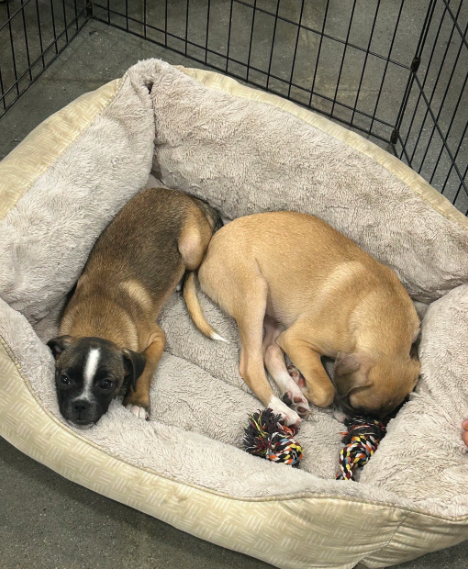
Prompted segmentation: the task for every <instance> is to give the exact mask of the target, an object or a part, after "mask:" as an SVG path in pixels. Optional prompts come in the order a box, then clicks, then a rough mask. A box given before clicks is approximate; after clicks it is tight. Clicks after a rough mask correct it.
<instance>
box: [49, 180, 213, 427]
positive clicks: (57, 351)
mask: <svg viewBox="0 0 468 569" xmlns="http://www.w3.org/2000/svg"><path fill="white" fill-rule="evenodd" d="M221 225H222V222H221V221H220V218H219V216H218V214H217V212H216V211H215V210H214V209H212V208H211V207H209V206H208V205H207V204H205V203H204V202H202V201H200V200H197V199H195V198H190V197H189V196H187V195H185V194H183V193H182V192H177V191H174V190H166V189H147V190H145V191H142V192H140V193H139V194H137V195H136V196H135V197H134V198H133V199H132V200H130V201H129V202H128V203H127V204H126V205H125V206H124V208H123V209H122V210H121V211H120V213H119V214H118V215H117V216H116V217H115V218H114V220H113V221H112V222H111V223H110V224H109V226H108V227H107V228H106V229H105V231H104V232H103V233H102V235H101V236H100V237H99V239H98V240H97V242H96V244H95V246H94V248H93V250H92V251H91V254H90V256H89V259H88V262H87V263H86V266H85V268H84V270H83V273H82V275H81V277H80V279H79V280H78V283H77V286H76V290H75V291H74V293H73V296H72V297H71V300H70V301H69V303H68V305H67V306H66V308H65V310H64V313H63V317H62V321H61V324H60V337H58V338H55V339H53V340H51V341H50V342H49V343H48V345H49V347H50V348H51V350H52V352H53V353H54V355H55V358H56V387H57V396H58V400H59V407H60V411H61V413H62V415H63V416H64V417H65V418H66V419H67V420H68V421H70V422H72V423H74V424H75V425H79V426H89V425H92V424H94V423H96V422H97V421H98V420H99V419H100V417H101V416H102V415H103V414H104V413H105V412H106V411H107V409H108V407H109V404H110V402H111V400H112V399H113V397H114V396H116V395H118V394H119V393H120V392H122V391H123V390H127V389H128V391H127V395H126V398H125V401H124V403H125V405H126V406H127V407H128V408H129V409H130V410H131V411H132V412H133V413H134V414H135V415H137V416H138V417H141V418H145V417H147V416H148V413H149V407H150V396H149V390H150V385H151V381H152V379H153V374H154V372H155V369H156V367H157V365H158V363H159V360H160V358H161V355H162V353H163V349H164V343H165V337H164V332H163V331H162V330H161V328H160V327H159V326H158V325H157V324H156V318H157V316H158V314H159V312H160V311H161V308H162V306H163V305H164V303H165V302H166V300H167V299H168V298H169V296H170V295H171V294H172V292H173V291H174V289H175V288H176V286H177V284H178V283H179V281H180V280H181V278H182V276H183V274H184V271H185V270H186V269H189V270H191V271H193V270H194V269H196V268H197V267H198V266H199V264H200V263H201V260H202V258H203V255H204V253H205V250H206V247H207V245H208V242H209V240H210V239H211V235H212V232H213V231H214V230H216V229H217V228H218V227H220V226H221ZM137 380H138V381H137Z"/></svg>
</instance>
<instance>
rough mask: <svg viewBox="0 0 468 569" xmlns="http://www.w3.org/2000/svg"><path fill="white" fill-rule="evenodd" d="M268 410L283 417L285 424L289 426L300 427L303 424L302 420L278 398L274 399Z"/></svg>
mask: <svg viewBox="0 0 468 569" xmlns="http://www.w3.org/2000/svg"><path fill="white" fill-rule="evenodd" d="M268 408H269V409H271V410H272V411H273V413H275V414H276V415H281V417H282V419H283V421H284V423H285V424H286V425H288V426H291V425H294V426H296V427H299V425H300V424H301V418H300V417H299V415H298V414H297V413H296V411H293V410H292V409H291V408H290V407H288V406H287V405H286V404H285V403H283V402H282V401H281V399H278V397H272V399H271V401H270V403H269V404H268Z"/></svg>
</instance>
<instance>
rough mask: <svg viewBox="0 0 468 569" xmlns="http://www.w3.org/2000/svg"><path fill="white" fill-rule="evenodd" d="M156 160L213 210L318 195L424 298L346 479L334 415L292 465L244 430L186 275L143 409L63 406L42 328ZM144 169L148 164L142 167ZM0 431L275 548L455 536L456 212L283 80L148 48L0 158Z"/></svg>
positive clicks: (467, 321)
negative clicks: (395, 392)
mask: <svg viewBox="0 0 468 569" xmlns="http://www.w3.org/2000/svg"><path fill="white" fill-rule="evenodd" d="M151 172H153V174H154V175H155V176H156V177H157V178H158V179H159V180H160V183H161V184H164V185H165V186H167V187H170V188H180V189H182V190H184V191H187V192H189V193H191V194H195V195H197V196H200V197H202V198H205V199H206V200H208V201H209V202H210V203H211V204H212V205H213V206H215V207H217V208H219V209H220V210H221V211H222V213H223V215H224V216H225V217H226V219H227V220H229V219H232V218H234V217H237V216H241V215H246V214H250V213H254V212H259V211H268V210H278V209H292V210H299V211H304V212H309V213H314V214H316V215H318V216H320V217H322V218H323V219H325V220H326V221H328V222H330V223H331V224H332V225H334V226H335V227H336V228H337V229H339V230H340V231H342V232H343V233H345V234H346V235H348V236H349V237H351V238H352V239H354V240H355V241H356V242H357V243H358V244H359V245H360V246H361V247H363V248H364V249H365V250H366V251H368V252H369V253H371V254H373V255H374V256H375V257H376V258H377V259H379V260H380V261H382V262H384V263H386V264H388V265H389V266H391V267H392V268H393V269H394V270H395V271H396V272H397V273H398V275H399V276H400V278H401V279H402V281H403V283H404V285H405V286H406V287H407V289H408V291H409V293H410V294H411V296H412V297H413V298H414V300H415V301H417V303H418V308H419V309H420V312H421V314H424V319H423V324H422V342H421V347H420V356H421V360H422V379H421V381H420V384H419V386H418V388H417V392H416V393H415V394H413V396H412V397H411V401H410V402H409V403H407V404H406V406H405V407H404V409H403V410H402V411H401V412H400V413H399V414H398V416H397V418H396V419H394V420H393V421H392V422H391V423H390V425H389V428H388V434H387V436H386V438H385V439H384V441H383V442H382V444H381V446H380V448H379V450H378V451H377V453H376V454H375V455H374V457H373V458H372V459H371V461H370V463H369V464H368V465H367V467H366V468H365V469H364V470H363V472H362V475H361V478H360V481H359V482H346V481H335V480H334V477H335V473H336V471H337V466H338V451H339V449H340V446H341V445H340V438H341V436H340V431H342V430H343V426H342V424H340V423H339V422H338V421H337V420H336V419H335V418H334V416H333V414H332V413H331V411H329V410H318V409H314V411H313V415H312V417H311V418H310V420H308V421H306V422H305V423H304V424H303V426H302V427H301V430H300V432H299V435H298V439H299V441H300V442H301V443H302V445H303V447H304V452H305V458H304V460H303V462H302V466H301V469H298V470H296V469H292V468H290V467H287V466H284V465H276V464H269V463H267V462H266V461H264V460H262V459H259V458H255V457H253V456H250V455H248V454H246V453H245V452H243V451H242V450H241V440H242V432H243V426H244V425H245V423H246V418H247V414H248V413H250V412H253V411H255V410H256V409H258V408H259V407H260V404H259V401H258V400H256V398H255V397H254V396H253V395H252V394H251V392H250V391H249V390H248V388H247V387H246V385H245V384H244V382H243V381H242V379H241V378H240V376H239V373H238V369H237V368H238V342H237V330H236V327H235V326H234V325H233V323H232V321H230V320H229V319H228V318H226V317H225V316H223V315H222V313H221V312H220V311H219V310H218V309H217V308H216V307H215V306H214V305H212V304H211V303H210V302H209V301H208V300H207V299H206V298H204V299H203V307H204V310H205V313H206V316H207V319H208V320H209V322H210V323H212V324H213V326H214V327H215V328H216V330H217V331H218V332H219V333H220V334H222V336H223V337H225V338H228V339H229V340H230V341H231V343H230V344H224V343H221V342H218V343H217V342H212V341H210V340H208V339H206V338H204V337H203V336H202V335H201V334H200V333H199V332H198V331H197V330H196V329H195V328H194V326H193V325H192V323H191V322H190V320H189V317H188V315H187V313H186V309H185V306H184V303H183V301H182V300H181V297H180V295H179V294H174V296H173V297H172V298H171V299H170V301H169V303H168V305H167V306H166V309H165V310H164V313H163V315H162V317H161V325H162V326H163V328H164V330H165V331H166V334H167V347H166V353H165V355H164V357H163V359H162V361H161V364H160V367H159V369H158V371H157V374H156V378H155V382H154V385H153V389H152V415H151V420H150V421H149V422H144V421H141V420H139V419H137V418H135V417H134V416H133V415H132V414H131V413H130V412H129V411H127V410H126V409H125V408H124V407H123V406H122V405H121V404H120V403H119V402H118V401H115V402H114V403H113V404H112V405H111V408H110V411H109V413H108V414H107V415H106V416H104V417H103V419H102V420H101V421H100V422H99V423H98V425H97V426H95V427H93V428H91V429H89V430H85V431H82V430H77V429H74V428H72V427H70V426H69V425H68V424H66V423H65V422H64V421H63V420H62V418H61V416H60V414H59V412H58V406H57V402H56V396H55V389H54V381H53V375H54V374H53V370H54V361H53V358H52V355H51V353H50V352H49V349H48V348H47V347H46V346H45V344H44V342H46V341H47V340H48V339H50V338H51V337H52V336H54V335H55V334H56V332H57V315H58V312H59V310H60V308H61V306H62V305H63V302H64V299H65V296H66V294H67V292H68V291H69V290H70V289H71V288H72V286H73V284H74V283H75V281H76V280H77V278H78V276H79V274H80V272H81V270H82V267H83V265H84V263H85V261H86V258H87V255H88V254H89V251H90V249H91V247H92V245H93V243H94V241H95V240H96V238H97V237H98V235H99V234H100V233H101V232H102V230H103V229H104V227H105V226H106V224H107V223H108V222H109V221H110V220H111V219H112V217H113V216H114V215H115V214H116V212H117V211H118V210H119V209H120V208H121V207H122V206H123V205H124V203H125V202H126V201H128V200H129V199H130V198H131V197H132V196H133V195H134V194H135V193H136V192H138V191H139V190H140V189H141V188H143V187H144V186H145V184H146V183H147V181H148V178H149V176H150V173H151ZM150 183H151V182H150ZM0 235H1V239H0V259H1V264H0V341H1V346H0V434H1V435H2V436H3V437H5V438H6V439H7V440H8V441H10V442H11V443H12V444H13V445H15V446H16V447H17V448H19V449H20V450H22V451H23V452H25V453H26V454H28V455H30V456H32V457H33V458H34V459H36V460H38V461H40V462H42V463H43V464H46V465H47V466H49V467H50V468H52V469H54V470H55V471H57V472H59V473H60V474H62V475H63V476H65V477H67V478H69V479H70V480H74V481H75V482H77V483H79V484H82V485H84V486H86V487H88V488H91V489H93V490H95V491H96V492H99V493H101V494H104V495H106V496H109V497H110V498H113V499H115V500H118V501H120V502H123V503H125V504H128V505H130V506H132V507H134V508H137V509H139V510H142V511H144V512H146V513H148V514H150V515H152V516H155V517H157V518H159V519H162V520H164V521H166V522H168V523H170V524H172V525H174V526H176V527H178V528H180V529H182V530H185V531H187V532H190V533H192V534H194V535H196V536H199V537H201V538H203V539H207V540H210V541H212V542H214V543H217V544H219V545H222V546H224V547H228V548H231V549H235V550H237V551H242V552H244V553H247V554H249V555H252V556H254V557H257V558H259V559H263V560H265V561H267V562H269V563H271V564H273V565H275V566H278V567H282V568H291V569H292V568H294V569H297V568H310V567H316V568H334V569H347V568H352V567H354V566H355V565H356V564H358V563H359V562H362V566H364V567H369V568H374V567H388V566H390V565H394V564H397V563H400V562H403V561H406V560H409V559H412V558H415V557H417V556H419V555H422V554H424V553H426V552H429V551H434V550H437V549H440V548H443V547H447V546H450V545H453V544H456V543H458V542H460V541H462V540H464V539H466V538H468V491H467V490H468V453H467V449H466V448H465V446H464V444H463V443H462V441H461V432H460V431H461V422H462V420H463V419H465V418H466V417H468V381H466V379H467V370H468V285H467V283H468V222H467V219H466V218H465V217H464V216H463V215H461V214H460V213H459V212H457V211H456V210H455V209H454V208H453V207H452V206H451V205H450V204H449V203H448V201H447V200H445V198H443V197H442V196H440V195H439V194H438V193H437V192H435V190H433V189H432V188H431V187H429V186H428V185H427V184H426V183H425V182H424V181H423V180H422V179H421V178H420V177H419V176H418V175H417V174H415V173H414V172H413V171H412V170H410V169H409V168H408V167H406V166H405V165H404V164H402V163H401V162H399V161H398V160H397V159H396V158H394V157H393V156H391V155H390V154H388V153H386V152H384V151H383V150H381V149H379V148H377V147H376V146H374V145H373V144H371V143H370V142H368V141H366V140H364V139H363V138H361V137H360V136H358V135H356V134H354V133H352V132H349V131H347V130H345V129H343V128H341V127H340V126H337V125H336V124H333V123H331V122H329V121H327V120H326V119H324V118H323V117H321V116H318V115H315V114H313V113H311V112H308V111H306V110H303V109H301V108H299V107H297V106H295V105H293V104H291V103H289V102H287V101H285V100H282V99H279V98H277V97H274V96H271V95H267V94H265V93H260V92H258V91H255V90H252V89H249V88H247V87H243V86H241V85H239V84H238V83H236V82H235V81H233V80H231V79H228V78H226V77H223V76H221V75H217V74H214V73H209V72H205V71H198V70H191V69H182V68H175V67H171V66H170V65H168V64H166V63H163V62H161V61H157V60H149V61H144V62H141V63H139V64H137V65H136V66H134V67H133V68H131V69H130V70H129V71H128V72H127V73H126V74H125V76H124V77H123V78H122V79H120V80H117V81H113V82H112V83H109V84H107V85H104V86H103V87H101V88H100V89H98V90H97V91H95V92H93V93H89V94H86V95H84V96H82V97H80V98H79V99H78V100H76V101H75V102H73V103H72V104H70V105H69V106H68V107H66V108H65V109H63V110H62V111H60V112H58V113H57V114H55V115H53V116H52V117H50V118H49V119H48V120H46V121H45V122H44V123H42V124H41V125H40V126H39V127H38V128H37V129H35V130H34V131H33V132H32V133H31V134H30V135H29V136H28V137H27V138H26V139H25V140H24V141H23V142H22V143H21V144H20V145H19V146H18V147H17V148H16V149H15V150H14V151H13V152H12V153H11V154H10V155H9V156H7V157H6V158H5V159H4V160H3V162H2V163H1V164H0Z"/></svg>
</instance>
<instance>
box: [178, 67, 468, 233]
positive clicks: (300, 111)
mask: <svg viewBox="0 0 468 569" xmlns="http://www.w3.org/2000/svg"><path fill="white" fill-rule="evenodd" d="M177 68H178V69H179V70H180V71H182V72H184V73H185V74H186V75H189V76H190V77H192V78H193V79H195V80H196V81H198V82H199V83H202V84H203V85H206V86H207V87H211V88H212V89H217V90H219V91H224V92H226V93H230V94H231V95H234V96H236V97H240V98H242V99H251V100H254V101H259V102H261V103H266V104H268V105H273V106H274V107H277V108H280V109H282V110H283V111H286V112H288V113H290V114H292V115H294V116H296V117H298V118H300V119H302V120H303V121H305V122H306V123H308V124H310V125H311V126H313V127H315V128H318V129H319V130H321V131H323V132H326V133H327V134H329V135H330V136H333V137H334V138H336V139H338V140H341V141H343V142H345V143H346V144H348V145H349V146H352V147H353V148H355V149H356V150H359V152H362V153H363V154H365V155H366V156H368V157H369V158H372V159H374V160H375V161H376V162H378V163H379V164H380V165H382V166H383V167H384V168H386V169H387V170H388V171H389V172H391V173H392V174H394V175H395V176H396V177H397V178H399V179H400V180H401V181H402V182H404V183H405V184H406V185H407V186H409V187H410V188H411V189H412V190H413V191H414V192H415V193H416V194H418V195H419V196H420V197H421V198H422V199H423V200H424V201H425V202H426V203H428V204H430V205H431V206H432V207H433V208H434V209H435V210H436V211H438V212H439V213H440V214H441V215H443V216H444V217H446V218H447V219H450V220H451V221H453V222H454V223H457V224H458V225H459V226H461V227H462V228H463V229H465V230H466V231H468V218H466V217H465V216H464V215H463V214H462V213H461V212H459V211H458V210H457V209H456V208H455V207H454V206H453V205H452V204H451V203H450V202H449V200H448V199H447V198H446V197H445V196H443V195H442V194H440V193H439V192H438V191H437V190H435V189H434V188H433V187H432V186H431V185H429V184H428V183H427V182H426V181H425V180H424V179H423V178H422V177H421V176H420V175H419V174H417V173H416V172H415V171H414V170H412V169H411V168H410V167H409V166H407V165H406V164H404V163H403V162H402V161H401V160H399V159H398V158H396V157H395V156H393V155H392V154H390V153H389V152H386V151H385V150H383V149H382V148H379V147H378V146H377V145H375V144H374V143H373V142H370V141H369V140H366V139H365V138H363V137H362V136H360V135H359V134H357V133H355V132H352V131H351V130H348V129H347V128H344V127H342V126H340V125H338V124H336V123H334V122H332V121H330V120H328V119H327V118H325V117H323V116H322V115H319V114H318V113H314V112H312V111H308V110H306V109H304V108H302V107H300V106H299V105H296V104H295V103H292V102H291V101H287V100H286V99H283V98H282V97H278V96H276V95H272V94H270V93H266V92H264V91H259V90H256V89H252V88H251V87H245V86H244V85H241V84H240V83H238V82H237V81H236V80H235V79H231V78H230V77H226V76H225V75H221V74H220V73H214V72H213V71H204V70H202V69H192V68H185V67H183V66H177Z"/></svg>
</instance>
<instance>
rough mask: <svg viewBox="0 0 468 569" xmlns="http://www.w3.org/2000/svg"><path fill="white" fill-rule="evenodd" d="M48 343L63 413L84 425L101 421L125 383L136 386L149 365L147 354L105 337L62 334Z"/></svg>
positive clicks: (74, 422)
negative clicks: (129, 348)
mask: <svg viewBox="0 0 468 569" xmlns="http://www.w3.org/2000/svg"><path fill="white" fill-rule="evenodd" d="M47 345H48V346H49V347H50V349H51V350H52V352H53V354H54V356H55V358H56V370H55V385H56V388H57V397H58V403H59V408H60V412H61V413H62V415H63V417H64V418H65V419H66V420H67V421H69V422H70V423H73V424H74V425H76V426H80V427H89V426H92V425H94V424H95V423H97V422H98V421H99V419H100V418H101V417H102V415H104V413H106V412H107V410H108V408H109V405H110V402H111V401H112V399H113V398H114V397H115V396H116V395H118V394H119V393H120V392H121V391H122V388H123V387H124V386H125V387H126V386H127V385H128V384H132V385H133V387H134V388H135V385H136V380H137V379H138V377H139V376H140V375H141V374H142V373H143V369H144V367H145V357H144V356H142V355H141V354H138V353H136V352H133V351H131V350H121V349H120V348H118V347H117V346H116V345H115V344H113V343H112V342H109V341H108V340H104V339H102V338H80V339H74V338H72V337H71V336H61V337H60V338H55V339H54V340H51V341H50V342H49V343H48V344H47Z"/></svg>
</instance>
